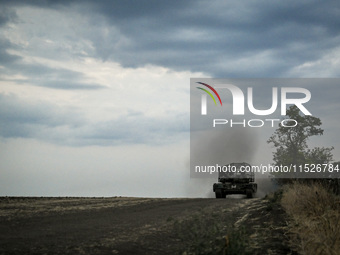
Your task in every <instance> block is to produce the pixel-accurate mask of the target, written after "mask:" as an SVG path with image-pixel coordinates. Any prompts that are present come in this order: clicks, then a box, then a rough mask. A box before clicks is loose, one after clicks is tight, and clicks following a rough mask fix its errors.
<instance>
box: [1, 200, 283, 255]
mask: <svg viewBox="0 0 340 255" xmlns="http://www.w3.org/2000/svg"><path fill="white" fill-rule="evenodd" d="M284 217H285V215H284V213H283V211H282V210H281V209H280V208H273V207H272V205H270V204H269V202H268V201H266V200H263V199H244V198H243V197H242V196H241V197H236V198H235V197H227V199H211V198H199V199H182V198H180V199H158V198H127V197H112V198H73V197H70V198H67V197H66V198H29V197H0V254H183V252H184V251H187V252H188V253H190V252H193V250H195V251H196V252H197V253H200V252H201V253H205V251H206V250H207V247H209V245H210V246H211V247H212V248H213V247H214V246H213V244H212V241H211V240H209V239H210V238H212V240H213V241H216V240H217V241H218V242H220V241H221V240H224V241H223V242H225V244H224V243H223V244H222V245H225V247H228V245H233V244H235V242H239V241H238V240H236V239H235V238H233V236H232V235H233V233H236V232H235V231H237V233H241V234H242V235H240V237H239V239H245V240H246V241H247V245H246V246H247V249H248V251H249V254H289V249H288V248H287V245H286V242H287V240H286V239H285V235H284V233H285V228H286V226H285V221H284V220H283V219H284ZM241 230H242V231H241ZM235 235H236V234H235ZM219 238H220V239H219ZM229 239H230V240H229ZM235 240H236V241H235ZM241 244H242V243H241ZM218 245H220V243H218ZM197 247H201V248H197ZM202 247H203V248H202ZM200 249H201V250H200Z"/></svg>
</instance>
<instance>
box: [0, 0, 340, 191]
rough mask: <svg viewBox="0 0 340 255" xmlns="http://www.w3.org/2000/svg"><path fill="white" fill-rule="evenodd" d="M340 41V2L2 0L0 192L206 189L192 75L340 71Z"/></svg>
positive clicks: (332, 112) (332, 138)
mask: <svg viewBox="0 0 340 255" xmlns="http://www.w3.org/2000/svg"><path fill="white" fill-rule="evenodd" d="M339 45H340V3H339V2H338V1H316V0H315V1H253V0H249V1H156V0H153V1H151V0H149V1H81V2H80V1H48V0H45V1H0V196H5V195H17V196H19V195H23V196H28V195H33V196H116V195H117V196H153V197H157V196H161V197H175V196H201V195H202V194H206V193H207V192H209V190H207V187H208V189H210V187H211V186H212V183H211V181H208V182H207V183H205V184H202V188H200V187H198V185H197V183H195V181H194V180H190V179H189V167H188V164H189V143H190V141H189V137H190V135H189V132H190V123H189V121H190V120H189V116H190V114H189V106H190V93H189V86H190V78H199V77H207V78H209V77H214V78H258V77H261V78H266V77H277V78H282V77H293V78H295V77H296V78H300V77H311V78H316V77H318V78H324V77H339V74H340V71H339V70H340V62H339V59H340V46H339ZM313 90H314V92H312V96H316V97H318V96H320V97H322V98H323V99H324V100H325V101H324V102H325V103H324V108H325V109H326V108H327V111H328V113H329V115H327V121H326V123H325V122H324V124H325V135H324V138H323V139H324V140H322V142H324V143H325V145H326V146H329V145H334V146H335V147H337V143H338V142H339V141H338V139H337V137H336V135H335V131H336V130H337V129H338V128H339V125H338V119H337V117H339V110H340V109H339V104H338V103H337V98H336V97H335V95H338V94H337V92H339V90H338V89H337V90H334V91H330V90H329V89H328V92H327V91H326V92H325V91H324V90H323V89H322V87H318V88H313ZM329 97H331V99H332V100H328V99H329ZM327 104H328V105H327ZM326 105H327V106H328V107H326ZM325 111H326V110H325ZM320 114H323V112H322V111H320ZM317 117H320V118H321V119H322V118H323V116H320V115H319V116H317ZM325 118H326V117H325ZM327 130H328V131H329V135H328V137H327V132H326V131H327ZM269 135H270V134H269ZM322 142H321V143H320V141H319V142H316V143H317V144H319V143H320V144H322ZM331 142H334V143H335V144H331ZM262 146H268V145H266V143H265V140H264V141H262ZM263 149H264V150H265V151H266V152H267V153H268V154H266V155H269V156H271V154H270V153H271V151H270V150H271V149H270V147H269V146H268V147H266V148H263ZM339 150H340V146H339V147H338V148H335V151H334V155H335V159H336V160H340V153H339ZM266 157H267V156H266ZM260 160H261V159H257V160H255V161H256V163H259V161H260ZM270 160H271V159H269V160H268V161H270ZM250 163H251V162H250Z"/></svg>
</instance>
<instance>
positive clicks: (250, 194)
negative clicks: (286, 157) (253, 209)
mask: <svg viewBox="0 0 340 255" xmlns="http://www.w3.org/2000/svg"><path fill="white" fill-rule="evenodd" d="M246 194H247V198H253V195H254V193H253V191H252V190H251V189H247V192H246Z"/></svg>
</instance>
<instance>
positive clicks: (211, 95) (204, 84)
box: [196, 82, 222, 106]
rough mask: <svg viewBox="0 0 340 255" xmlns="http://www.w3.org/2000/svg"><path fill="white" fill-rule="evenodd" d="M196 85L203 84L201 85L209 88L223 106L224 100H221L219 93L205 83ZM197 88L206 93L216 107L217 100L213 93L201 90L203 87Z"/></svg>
mask: <svg viewBox="0 0 340 255" xmlns="http://www.w3.org/2000/svg"><path fill="white" fill-rule="evenodd" d="M196 83H198V84H201V85H203V86H206V87H207V88H209V89H210V90H211V91H212V92H213V93H214V94H215V95H216V96H217V98H218V100H219V101H220V104H221V106H222V100H221V98H220V95H219V94H218V93H217V91H216V90H215V89H214V88H213V87H212V86H210V85H209V84H206V83H203V82H196ZM196 88H198V89H201V90H203V91H204V92H206V93H207V94H208V95H209V96H210V97H211V98H212V99H213V100H214V103H215V105H217V103H216V100H215V98H214V96H213V94H211V92H210V91H209V90H207V89H204V88H201V87H196Z"/></svg>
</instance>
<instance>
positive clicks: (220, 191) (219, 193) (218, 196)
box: [215, 189, 223, 198]
mask: <svg viewBox="0 0 340 255" xmlns="http://www.w3.org/2000/svg"><path fill="white" fill-rule="evenodd" d="M222 195H223V193H222V190H220V189H217V190H216V191H215V196H216V198H222Z"/></svg>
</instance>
